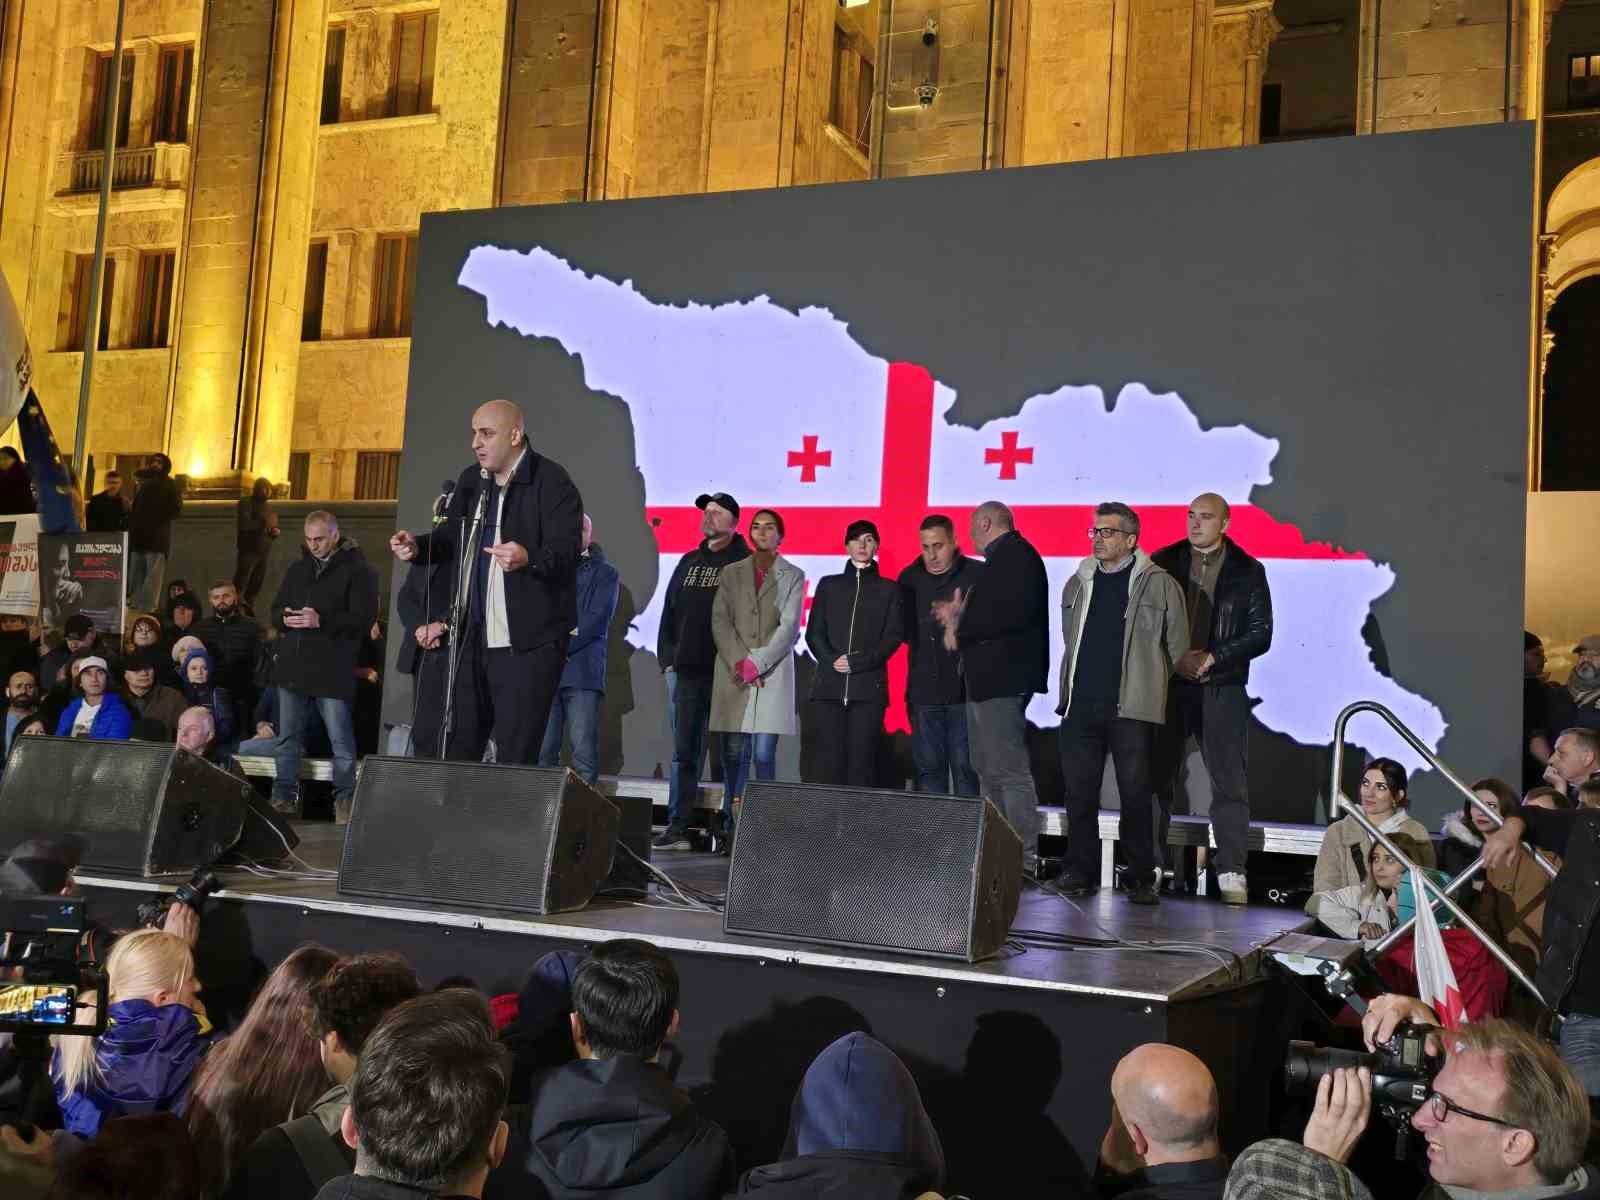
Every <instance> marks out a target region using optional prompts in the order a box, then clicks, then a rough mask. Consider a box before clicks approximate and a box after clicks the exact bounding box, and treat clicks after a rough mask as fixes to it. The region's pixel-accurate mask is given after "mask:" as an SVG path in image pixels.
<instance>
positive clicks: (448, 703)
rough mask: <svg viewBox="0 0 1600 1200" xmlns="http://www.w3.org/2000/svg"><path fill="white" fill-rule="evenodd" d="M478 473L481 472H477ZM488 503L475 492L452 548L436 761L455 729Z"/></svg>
mask: <svg viewBox="0 0 1600 1200" xmlns="http://www.w3.org/2000/svg"><path fill="white" fill-rule="evenodd" d="M480 470H481V468H480ZM482 475H483V478H484V479H487V478H488V473H487V472H482ZM488 500H489V489H488V488H486V487H480V488H479V489H478V505H477V508H476V509H475V510H474V511H473V514H472V523H471V524H470V525H469V526H468V527H467V528H468V533H467V536H466V537H464V538H462V539H461V545H460V546H458V547H457V548H456V550H457V552H456V587H455V595H454V597H453V598H452V599H451V601H450V619H449V628H448V629H447V630H446V636H448V637H449V639H450V659H449V669H448V671H447V672H446V674H445V685H444V686H445V691H444V720H443V721H442V722H441V723H440V728H439V757H440V758H441V759H443V758H445V757H447V755H448V751H449V748H450V735H451V733H452V732H453V731H454V729H455V717H456V673H457V671H458V670H459V669H460V667H461V631H462V627H463V626H464V624H465V621H466V616H467V613H468V612H469V611H470V605H471V601H472V580H473V578H474V577H475V576H476V575H477V565H478V560H477V555H476V553H475V550H476V547H477V541H478V537H479V535H480V534H481V533H482V531H483V514H484V508H485V506H486V505H487V503H488Z"/></svg>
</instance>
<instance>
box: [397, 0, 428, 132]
mask: <svg viewBox="0 0 1600 1200" xmlns="http://www.w3.org/2000/svg"><path fill="white" fill-rule="evenodd" d="M438 42H439V14H438V13H437V12H419V13H402V14H401V15H399V16H397V17H396V18H395V19H394V78H393V80H392V81H391V82H390V85H389V115H390V116H391V117H409V116H411V115H413V114H414V113H426V112H432V111H433V57H434V51H435V50H436V49H437V47H438Z"/></svg>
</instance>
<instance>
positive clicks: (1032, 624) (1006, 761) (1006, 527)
mask: <svg viewBox="0 0 1600 1200" xmlns="http://www.w3.org/2000/svg"><path fill="white" fill-rule="evenodd" d="M972 548H973V550H975V551H976V552H977V553H979V554H981V555H983V557H984V563H983V574H982V575H981V576H980V577H979V580H978V583H977V586H975V587H973V588H972V589H971V590H970V591H966V592H961V593H960V594H959V595H956V594H952V596H951V599H950V600H948V601H946V602H944V603H943V604H941V605H940V606H939V607H938V608H937V609H936V610H935V612H936V613H937V614H938V615H939V619H940V622H941V623H942V624H943V625H944V626H945V635H946V639H947V641H946V645H949V644H950V642H952V641H953V642H954V643H955V644H956V645H957V646H958V647H959V648H960V651H961V671H962V674H963V675H964V676H965V677H966V681H967V737H968V738H969V739H970V741H971V745H972V765H973V767H974V768H975V769H976V770H977V772H978V780H979V782H980V783H981V785H982V788H983V794H984V795H985V796H987V797H988V798H989V799H990V800H993V801H994V802H995V804H996V805H997V806H998V807H999V809H1000V811H1001V812H1003V813H1004V814H1005V816H1006V820H1008V821H1010V822H1011V825H1012V827H1013V828H1014V829H1016V831H1017V833H1018V835H1019V836H1020V837H1021V838H1022V856H1023V866H1024V869H1025V870H1027V871H1028V873H1029V874H1032V873H1033V871H1034V870H1035V868H1036V867H1037V865H1038V861H1039V794H1038V792H1037V791H1036V790H1035V789H1034V786H1033V769H1032V767H1031V766H1030V764H1029V762H1028V717H1027V712H1028V701H1029V700H1030V699H1031V698H1032V696H1033V693H1035V692H1042V691H1044V690H1045V689H1046V687H1047V686H1048V685H1047V684H1046V682H1045V677H1046V675H1047V674H1048V673H1049V670H1050V607H1049V601H1048V600H1047V598H1046V595H1045V593H1046V591H1047V590H1048V584H1047V582H1046V578H1045V570H1044V560H1043V559H1042V558H1040V557H1039V552H1038V551H1037V550H1035V549H1034V548H1033V546H1032V545H1031V544H1030V543H1029V542H1028V540H1027V539H1026V538H1024V537H1023V536H1022V534H1020V533H1018V532H1017V529H1016V526H1015V523H1014V522H1013V520H1012V517H1011V510H1010V509H1009V508H1007V507H1006V506H1005V505H1004V504H1001V503H1000V502H999V501H998V500H989V501H986V502H985V503H983V504H980V505H978V507H977V508H975V509H973V511H972Z"/></svg>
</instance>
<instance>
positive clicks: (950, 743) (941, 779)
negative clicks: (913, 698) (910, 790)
mask: <svg viewBox="0 0 1600 1200" xmlns="http://www.w3.org/2000/svg"><path fill="white" fill-rule="evenodd" d="M911 761H912V763H913V764H914V765H915V766H916V769H917V791H919V792H940V793H943V794H945V795H949V796H976V795H977V794H978V773H977V772H976V771H974V770H973V769H972V752H971V750H970V749H969V748H968V746H967V706H966V704H965V703H964V702H963V703H961V704H918V705H915V706H914V707H913V708H912V709H911Z"/></svg>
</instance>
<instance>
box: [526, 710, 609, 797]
mask: <svg viewBox="0 0 1600 1200" xmlns="http://www.w3.org/2000/svg"><path fill="white" fill-rule="evenodd" d="M601 697H602V693H600V692H597V691H595V690H594V689H592V688H562V689H561V690H560V691H559V692H557V693H556V700H555V703H554V704H552V705H551V706H550V721H549V723H548V724H547V725H546V726H545V727H544V745H543V746H541V747H539V765H540V766H541V767H559V766H560V765H561V736H562V733H563V732H565V733H567V734H568V735H569V736H570V737H571V738H572V769H573V770H574V771H576V772H577V773H578V774H579V776H581V777H582V778H583V779H584V780H585V781H586V782H588V783H589V784H590V785H591V786H593V784H594V782H595V781H596V780H597V779H599V778H600V700H601Z"/></svg>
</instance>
